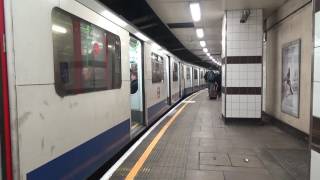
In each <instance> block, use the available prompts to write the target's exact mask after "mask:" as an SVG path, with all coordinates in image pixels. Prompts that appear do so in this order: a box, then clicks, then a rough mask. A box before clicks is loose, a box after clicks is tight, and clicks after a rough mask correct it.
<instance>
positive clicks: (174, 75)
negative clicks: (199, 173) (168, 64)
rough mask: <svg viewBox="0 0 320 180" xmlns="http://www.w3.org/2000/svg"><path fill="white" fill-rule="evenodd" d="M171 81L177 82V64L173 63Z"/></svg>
mask: <svg viewBox="0 0 320 180" xmlns="http://www.w3.org/2000/svg"><path fill="white" fill-rule="evenodd" d="M172 80H173V81H178V64H177V63H173V72H172Z"/></svg>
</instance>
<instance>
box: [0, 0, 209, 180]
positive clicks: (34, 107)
mask: <svg viewBox="0 0 320 180" xmlns="http://www.w3.org/2000/svg"><path fill="white" fill-rule="evenodd" d="M0 4H1V5H0V8H1V12H3V13H2V14H1V15H0V19H1V22H0V26H1V28H0V31H1V33H2V34H4V36H1V40H2V41H3V42H4V43H2V44H1V94H2V96H1V101H2V104H1V116H2V117H1V119H3V121H2V122H1V149H2V151H1V161H2V163H1V169H2V172H3V176H2V179H8V180H9V179H21V180H24V179H37V180H40V179H41V180H43V179H85V178H87V177H89V176H90V175H92V174H93V173H94V172H95V171H96V170H97V169H99V168H100V167H101V166H102V165H103V164H105V163H106V162H108V160H110V159H111V158H112V157H113V156H114V155H116V154H117V153H118V152H119V151H120V150H121V149H122V148H123V147H125V146H126V145H127V144H128V143H130V142H131V141H132V140H133V139H134V138H135V137H137V136H138V135H139V134H140V133H141V132H142V131H143V130H144V129H146V128H148V127H150V126H151V125H152V124H153V123H155V122H156V121H157V119H159V117H160V116H162V115H163V114H164V113H165V112H166V111H167V110H168V109H169V108H170V107H172V106H173V105H175V104H176V103H177V102H178V101H179V100H181V99H182V98H184V97H186V96H188V95H190V94H192V93H194V92H195V91H198V90H200V89H203V88H205V81H204V74H205V72H206V71H207V70H206V69H205V68H202V67H199V66H196V65H192V64H188V63H186V62H185V61H183V60H181V59H179V58H177V57H176V56H174V55H173V54H171V53H170V52H168V51H167V50H165V49H164V48H162V47H160V46H159V45H158V44H157V43H156V42H154V41H152V40H151V39H149V38H148V37H147V36H145V35H143V33H141V32H139V31H138V30H137V29H136V28H135V27H134V26H132V25H130V23H128V22H126V21H125V20H123V19H121V18H119V17H118V16H116V15H115V14H113V13H112V12H111V11H110V10H109V9H108V8H106V7H104V6H103V5H102V4H100V3H99V2H96V1H94V0H23V1H20V0H0ZM0 179H1V178H0Z"/></svg>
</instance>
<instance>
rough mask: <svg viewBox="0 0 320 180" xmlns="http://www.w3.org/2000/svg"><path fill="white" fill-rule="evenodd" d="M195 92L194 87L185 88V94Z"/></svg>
mask: <svg viewBox="0 0 320 180" xmlns="http://www.w3.org/2000/svg"><path fill="white" fill-rule="evenodd" d="M192 92H193V88H192V87H188V88H185V89H184V96H188V95H190V94H192Z"/></svg>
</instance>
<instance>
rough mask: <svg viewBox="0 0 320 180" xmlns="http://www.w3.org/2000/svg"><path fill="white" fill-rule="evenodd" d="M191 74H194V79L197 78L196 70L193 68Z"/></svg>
mask: <svg viewBox="0 0 320 180" xmlns="http://www.w3.org/2000/svg"><path fill="white" fill-rule="evenodd" d="M193 74H194V79H198V70H196V69H194V70H193Z"/></svg>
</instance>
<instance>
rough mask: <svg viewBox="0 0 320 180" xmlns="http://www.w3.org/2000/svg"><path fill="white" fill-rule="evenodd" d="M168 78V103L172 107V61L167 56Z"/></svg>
mask: <svg viewBox="0 0 320 180" xmlns="http://www.w3.org/2000/svg"><path fill="white" fill-rule="evenodd" d="M166 78H167V82H168V83H167V102H168V105H171V59H170V56H167V61H166Z"/></svg>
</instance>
